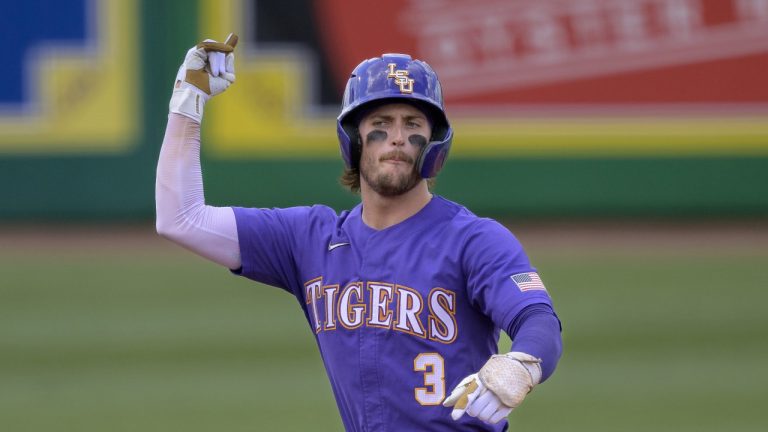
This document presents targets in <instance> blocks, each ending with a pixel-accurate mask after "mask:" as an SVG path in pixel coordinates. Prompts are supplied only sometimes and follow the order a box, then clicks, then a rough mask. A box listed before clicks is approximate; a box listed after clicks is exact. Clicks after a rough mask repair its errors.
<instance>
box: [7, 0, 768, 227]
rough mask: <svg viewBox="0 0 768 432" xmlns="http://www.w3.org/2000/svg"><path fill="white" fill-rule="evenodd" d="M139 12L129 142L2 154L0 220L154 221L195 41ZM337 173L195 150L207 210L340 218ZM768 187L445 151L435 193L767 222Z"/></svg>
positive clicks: (583, 209) (478, 201) (681, 161)
mask: <svg viewBox="0 0 768 432" xmlns="http://www.w3.org/2000/svg"><path fill="white" fill-rule="evenodd" d="M138 5H139V14H138V21H139V25H140V31H138V32H136V34H137V37H138V41H137V44H138V48H139V62H138V64H136V65H135V68H136V71H135V72H136V74H137V77H138V78H137V84H138V85H137V87H136V88H135V91H136V93H137V95H138V97H139V98H138V106H137V110H138V113H137V123H138V129H137V130H138V133H137V134H136V136H135V138H134V141H135V142H133V143H130V144H129V145H127V146H125V148H124V149H123V150H119V151H116V152H109V153H88V152H86V151H78V152H48V153H46V152H29V153H26V152H24V151H14V152H5V153H4V152H2V147H0V185H2V187H0V219H3V220H25V221H26V220H43V221H50V220H101V219H104V220H137V219H138V220H147V219H151V218H153V215H154V172H155V165H156V160H157V155H158V151H159V148H160V144H161V142H162V139H163V133H164V128H165V124H166V119H167V104H168V99H169V96H170V90H171V84H172V82H173V77H174V76H175V72H176V69H177V68H178V65H179V63H180V61H181V59H182V57H183V53H184V52H185V50H186V49H187V48H188V47H189V46H190V45H191V44H192V43H193V42H194V41H196V40H197V39H198V34H199V32H198V24H197V23H198V18H199V17H198V10H197V9H196V8H195V7H190V2H185V1H181V0H167V1H163V2H152V1H149V0H142V1H139V2H138ZM132 90H133V89H132ZM333 127H334V125H333V124H332V123H331V124H329V127H328V134H329V135H333V133H334V132H333ZM457 136H461V131H460V130H459V131H457ZM6 144H7V142H6ZM203 144H204V148H205V143H203ZM619 144H620V143H617V145H619ZM461 145H463V146H471V145H472V143H471V142H466V141H462V142H461ZM328 154H329V155H330V154H331V153H328ZM341 169H342V163H341V161H340V158H337V157H331V156H322V157H318V158H309V157H270V158H267V157H252V156H249V157H244V158H243V159H238V160H233V159H223V158H221V157H213V156H211V155H206V154H205V150H204V159H203V171H204V176H205V182H206V197H207V199H208V202H209V203H212V204H216V205H242V206H259V207H281V206H290V205H299V204H309V203H324V204H328V205H330V206H333V207H335V208H337V209H341V208H344V207H346V206H350V205H352V204H354V203H355V202H356V200H357V198H356V197H355V196H353V195H350V194H348V193H347V192H345V191H344V190H342V189H341V187H340V186H338V183H337V180H336V179H337V177H338V175H339V174H340V172H341ZM766 186H768V157H765V156H749V155H747V156H720V157H715V156H709V155H702V156H696V157H675V156H658V157H655V156H643V157H629V156H621V157H616V156H605V157H589V156H579V157H568V156H566V155H562V156H558V155H548V156H520V157H515V156H503V157H487V156H471V157H469V156H466V155H456V154H454V155H453V156H452V157H451V158H450V159H449V161H448V163H447V165H446V169H445V171H444V172H443V173H442V174H441V175H440V178H439V181H438V186H437V189H436V191H437V193H439V194H442V195H444V196H446V197H448V198H450V199H454V200H457V201H460V202H462V203H463V204H465V205H467V206H468V207H469V208H470V209H472V210H474V211H475V212H477V213H480V214H486V215H517V216H525V217H567V216H630V217H631V216H681V217H689V216H765V215H768V193H766Z"/></svg>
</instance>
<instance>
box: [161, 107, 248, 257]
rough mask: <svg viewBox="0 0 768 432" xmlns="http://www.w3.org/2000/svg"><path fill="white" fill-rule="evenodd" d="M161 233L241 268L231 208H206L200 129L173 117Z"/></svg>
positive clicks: (165, 152)
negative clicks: (201, 164) (201, 163)
mask: <svg viewBox="0 0 768 432" xmlns="http://www.w3.org/2000/svg"><path fill="white" fill-rule="evenodd" d="M155 206H156V211H157V219H156V228H157V232H158V233H159V234H160V235H162V236H163V237H166V238H168V239H170V240H171V241H173V242H175V243H177V244H179V245H181V246H183V247H185V248H187V249H189V250H191V251H193V252H195V253H197V254H198V255H201V256H203V257H204V258H207V259H209V260H211V261H213V262H216V263H218V264H221V265H224V266H226V267H228V268H231V269H236V268H239V267H240V247H239V243H238V238H237V225H236V222H235V216H234V213H233V211H232V209H231V208H230V207H213V206H208V205H205V194H204V191H203V175H202V171H201V166H200V124H199V123H198V122H196V121H193V120H191V119H189V118H187V117H184V116H182V115H179V114H173V113H171V114H169V116H168V127H167V128H166V131H165V138H164V139H163V146H162V148H161V150H160V157H159V160H158V164H157V179H156V183H155Z"/></svg>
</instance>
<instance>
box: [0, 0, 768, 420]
mask: <svg viewBox="0 0 768 432" xmlns="http://www.w3.org/2000/svg"><path fill="white" fill-rule="evenodd" d="M0 5H1V6H2V8H0V10H2V12H0V42H1V43H2V46H3V50H4V51H3V53H4V59H5V60H6V61H5V67H3V68H0V185H1V186H0V382H2V383H3V384H2V385H0V424H4V425H5V426H3V429H4V430H13V431H24V430H30V431H33V430H35V431H36V430H78V431H84V430H142V429H144V430H185V431H193V430H220V429H228V430H305V429H307V428H310V427H311V428H312V429H313V430H340V429H341V425H340V421H339V419H338V414H337V412H336V409H335V406H334V402H333V397H332V395H331V391H330V386H329V385H328V383H327V379H326V377H325V374H324V372H323V370H322V364H321V361H320V358H319V355H318V354H317V352H316V348H315V344H314V342H313V340H312V335H311V332H310V331H309V330H308V328H307V326H306V323H305V322H304V318H303V315H302V314H301V312H300V309H299V308H297V307H296V304H295V300H294V299H291V298H289V296H286V295H284V293H281V292H279V291H278V290H274V289H269V288H260V287H255V286H254V285H253V284H251V283H248V282H247V281H244V280H240V279H238V278H234V277H230V276H228V275H227V272H226V270H222V269H219V268H217V267H216V266H215V265H213V264H206V263H204V262H203V261H202V260H201V259H200V258H197V257H194V256H192V255H190V254H189V253H188V252H186V251H184V250H182V249H180V248H176V247H174V246H172V245H170V244H169V243H167V242H165V241H163V240H162V239H160V238H159V237H158V236H156V235H155V234H154V227H153V220H154V174H155V167H156V163H157V156H158V152H159V149H160V145H161V143H162V139H163V134H164V130H165V124H166V119H167V110H168V108H167V107H168V100H169V97H170V93H171V89H172V84H173V80H174V77H175V75H176V71H177V68H178V66H179V64H180V63H181V61H182V59H183V57H184V53H185V52H186V50H187V49H188V48H189V47H191V46H192V45H194V44H195V43H197V42H199V41H201V40H202V39H205V38H214V39H219V40H221V39H223V38H225V37H226V35H227V34H228V33H229V32H236V33H238V34H239V35H240V43H239V45H238V47H237V52H236V72H237V82H236V83H235V84H234V86H233V87H231V88H230V89H229V90H228V91H227V92H226V93H224V94H223V95H221V96H218V97H216V99H214V100H213V101H211V102H210V103H209V104H208V105H207V106H206V113H205V120H204V123H203V152H202V153H203V154H202V164H203V174H204V179H205V187H206V199H207V201H208V202H209V203H210V204H214V205H238V206H255V207H286V206H294V205H307V204H314V203H321V204H326V205H330V206H332V207H334V208H335V209H337V210H342V209H344V208H348V207H349V206H352V205H354V204H355V203H356V202H357V200H358V197H356V196H354V195H352V194H349V193H348V192H346V191H345V190H343V189H342V187H341V186H339V184H338V181H337V178H338V176H339V175H340V173H341V170H342V167H343V163H342V161H341V158H340V154H339V150H338V143H337V141H336V132H335V127H336V126H335V118H336V115H338V112H339V106H340V100H341V94H342V92H343V88H344V84H345V82H346V79H347V77H348V74H349V72H350V71H351V70H352V68H353V67H354V66H355V65H356V64H358V63H359V62H360V61H361V60H363V59H365V58H371V57H375V56H378V55H381V54H383V53H389V52H401V53H408V54H411V55H412V56H413V57H416V58H419V59H422V60H425V61H427V62H428V63H429V64H430V65H432V66H433V68H434V69H435V70H436V71H437V73H438V75H439V77H440V79H441V81H442V83H443V93H444V96H445V102H446V111H447V113H448V116H449V119H450V120H451V122H452V123H453V126H454V129H455V139H454V142H453V148H452V150H451V154H450V156H449V158H448V161H447V163H446V167H445V169H444V170H443V172H442V173H441V174H440V177H439V179H438V181H437V186H436V188H435V192H436V193H438V194H440V195H443V196H445V197H447V198H449V199H451V200H454V201H458V202H460V203H462V204H464V205H466V206H467V207H468V208H469V209H470V210H472V211H474V212H475V213H477V214H479V215H483V216H491V217H495V218H498V219H499V220H501V221H502V222H504V223H506V224H507V225H508V226H509V227H510V229H511V230H512V231H513V232H514V233H515V234H516V235H517V236H518V237H519V238H520V239H521V240H522V241H523V244H524V245H525V246H526V249H527V251H528V253H529V255H530V256H531V259H532V261H533V262H534V264H535V265H536V266H537V267H538V268H539V271H540V274H541V275H542V278H543V280H544V282H545V283H546V284H547V286H548V289H549V291H550V294H551V295H552V296H553V298H554V302H555V305H556V307H557V309H558V313H559V315H560V317H561V319H562V321H563V324H564V325H563V337H564V341H565V354H564V357H563V360H562V362H561V365H560V368H559V371H558V372H557V373H556V374H555V375H554V376H553V378H552V380H551V382H548V383H546V384H545V385H542V386H541V387H540V388H538V389H537V390H536V391H535V392H534V394H532V395H531V397H530V398H529V400H528V401H527V402H526V404H525V405H524V406H523V407H522V408H520V409H519V410H517V411H515V413H513V414H512V415H511V416H510V422H511V428H512V429H513V430H533V429H534V428H535V429H536V430H569V431H578V430H589V431H598V430H605V431H615V430H623V431H632V430H637V431H641V430H642V431H647V430H655V431H682V430H691V431H720V430H729V431H753V430H754V431H757V430H763V429H762V428H764V425H765V424H766V417H765V415H764V413H763V412H761V411H760V409H759V407H760V406H761V402H762V403H765V402H768V390H766V389H768V373H766V370H765V367H764V365H765V364H766V363H768V346H767V345H766V342H765V341H766V340H768V315H766V314H765V313H764V307H763V305H764V304H765V300H768V298H766V294H765V292H766V291H765V290H764V289H763V288H764V287H765V286H766V284H768V271H767V270H766V263H768V223H766V222H767V221H768V219H767V218H766V217H767V216H768V193H767V192H766V190H767V189H768V85H766V83H765V78H766V73H767V72H768V0H578V1H573V0H569V1H566V0H538V1H534V0H475V1H463V2H458V1H451V0H389V1H386V2H374V1H367V0H365V1H355V2H350V1H345V0H269V1H256V0H251V1H247V0H223V1H216V0H196V1H184V0H164V1H150V0H123V1H120V0H59V1H53V0H27V1H23V2H12V1H9V0H0ZM276 329H279V331H278V330H276ZM509 343H510V341H509V340H502V341H501V346H502V349H505V348H509ZM265 388H269V389H270V390H269V391H265ZM288 401H290V402H288ZM754 407H758V408H754ZM296 411H301V412H303V413H305V414H306V416H304V417H301V416H296V415H295V412H296Z"/></svg>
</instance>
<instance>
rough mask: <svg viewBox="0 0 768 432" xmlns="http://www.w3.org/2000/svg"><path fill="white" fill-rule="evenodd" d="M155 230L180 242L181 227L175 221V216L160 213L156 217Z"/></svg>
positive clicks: (164, 236)
mask: <svg viewBox="0 0 768 432" xmlns="http://www.w3.org/2000/svg"><path fill="white" fill-rule="evenodd" d="M155 231H157V233H158V234H159V235H160V236H161V237H163V238H166V239H168V240H171V241H173V242H178V239H179V228H178V226H176V224H175V223H174V221H173V218H169V217H165V216H162V215H160V214H158V215H157V217H156V218H155Z"/></svg>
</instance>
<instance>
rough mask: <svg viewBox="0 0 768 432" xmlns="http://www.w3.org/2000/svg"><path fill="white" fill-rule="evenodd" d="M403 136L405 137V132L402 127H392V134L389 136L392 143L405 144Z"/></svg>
mask: <svg viewBox="0 0 768 432" xmlns="http://www.w3.org/2000/svg"><path fill="white" fill-rule="evenodd" d="M405 137H406V132H405V129H404V128H403V127H395V128H393V130H392V134H391V136H390V138H391V140H392V144H393V145H396V146H402V145H405Z"/></svg>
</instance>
